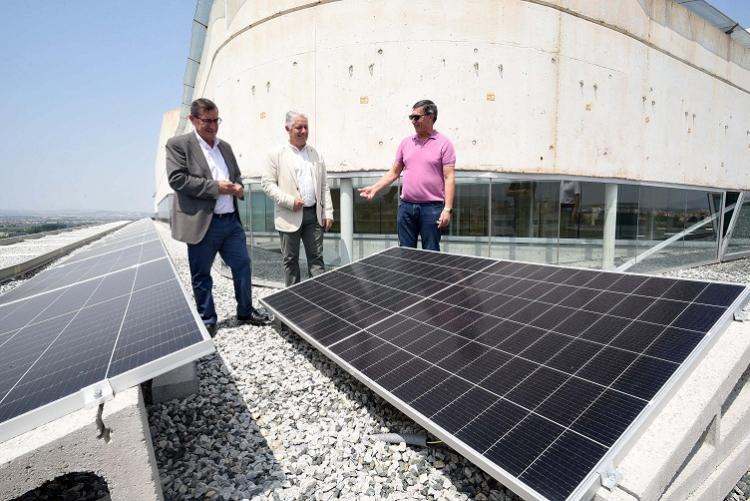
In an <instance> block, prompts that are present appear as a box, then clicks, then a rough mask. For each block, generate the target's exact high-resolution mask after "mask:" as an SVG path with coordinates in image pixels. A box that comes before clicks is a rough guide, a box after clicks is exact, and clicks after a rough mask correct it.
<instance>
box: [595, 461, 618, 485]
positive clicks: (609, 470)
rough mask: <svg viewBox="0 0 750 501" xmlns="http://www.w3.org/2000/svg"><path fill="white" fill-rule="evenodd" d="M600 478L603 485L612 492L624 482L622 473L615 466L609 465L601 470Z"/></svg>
mask: <svg viewBox="0 0 750 501" xmlns="http://www.w3.org/2000/svg"><path fill="white" fill-rule="evenodd" d="M599 477H600V480H601V483H602V485H603V486H604V487H605V488H607V489H608V490H610V491H611V490H614V488H615V487H617V484H619V483H620V482H621V481H622V471H620V470H618V469H617V468H615V465H614V464H612V463H607V464H605V465H604V466H603V467H602V469H601V470H599Z"/></svg>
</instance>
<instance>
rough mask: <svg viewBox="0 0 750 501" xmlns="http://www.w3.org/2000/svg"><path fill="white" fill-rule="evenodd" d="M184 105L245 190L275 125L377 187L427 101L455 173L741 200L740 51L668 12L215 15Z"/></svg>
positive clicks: (675, 9)
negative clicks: (707, 192) (227, 154)
mask: <svg viewBox="0 0 750 501" xmlns="http://www.w3.org/2000/svg"><path fill="white" fill-rule="evenodd" d="M198 96H205V97H209V98H211V99H213V100H215V101H216V102H217V104H218V105H219V107H220V110H221V115H222V117H223V118H224V123H223V124H222V129H221V135H222V137H224V138H226V140H227V141H229V142H230V143H232V145H233V147H234V149H235V152H236V153H237V155H238V157H239V162H240V164H241V167H242V169H243V172H244V174H245V175H247V176H250V177H255V176H258V175H260V169H261V166H262V163H263V159H264V156H265V153H266V152H267V151H268V149H269V148H271V147H272V146H273V145H275V144H277V143H279V142H282V141H284V139H285V133H284V130H283V116H284V113H285V112H286V111H287V110H288V109H296V110H300V111H303V112H306V113H307V114H308V116H309V118H310V120H311V129H312V130H311V142H312V143H313V144H315V145H316V147H318V149H319V150H320V151H322V152H323V153H324V155H325V156H326V158H327V164H328V167H329V170H330V171H332V172H362V171H382V170H385V169H387V168H388V167H389V166H390V164H391V163H392V159H393V155H394V152H395V150H396V147H397V145H398V142H399V141H400V140H401V138H402V137H403V136H405V135H407V134H409V133H410V132H411V126H410V124H409V123H408V121H407V120H406V115H407V114H408V113H409V111H410V109H411V105H412V104H413V103H414V102H415V101H417V100H418V99H421V98H430V99H433V100H434V101H435V102H436V103H437V104H438V106H439V109H440V113H439V120H438V122H437V128H438V129H439V130H441V131H442V132H444V133H445V134H447V135H448V136H449V137H451V138H452V139H453V141H454V143H455V145H456V150H457V153H458V161H457V169H459V170H463V171H473V172H477V171H490V172H495V173H524V174H536V175H544V176H546V175H554V176H585V177H593V178H603V179H618V180H634V181H644V182H651V183H670V184H680V185H692V186H711V187H717V188H726V189H748V188H750V178H749V177H748V168H747V167H748V165H749V164H750V161H749V160H750V50H749V49H745V48H743V47H742V46H741V45H739V44H737V43H735V42H733V41H732V40H731V38H730V37H729V36H727V35H725V34H724V33H722V32H721V31H720V30H718V29H717V28H715V27H713V26H712V25H710V24H709V23H708V22H706V21H705V20H703V19H702V18H700V17H698V16H696V15H695V14H693V13H692V12H690V11H688V10H687V9H686V8H684V7H682V6H681V5H678V4H677V3H675V2H673V1H672V0H620V1H618V2H616V6H613V4H612V3H611V2H606V1H592V0H578V1H575V0H557V1H550V2H545V1H541V0H539V1H536V0H533V1H532V0H466V1H463V2H452V1H448V0H442V1H435V0H416V1H412V2H401V1H398V0H378V1H374V0H373V1H366V0H334V1H327V2H326V1H322V2H304V1H300V0H297V1H294V0H286V1H279V2H273V3H270V2H254V1H241V0H229V1H227V2H215V4H214V6H213V10H212V13H211V18H210V22H209V29H208V33H207V38H206V42H205V46H204V51H203V57H202V61H201V67H200V71H199V73H198V77H197V80H196V85H195V97H198ZM158 167H159V166H157V168H158ZM159 198H160V197H159V196H158V194H157V200H159Z"/></svg>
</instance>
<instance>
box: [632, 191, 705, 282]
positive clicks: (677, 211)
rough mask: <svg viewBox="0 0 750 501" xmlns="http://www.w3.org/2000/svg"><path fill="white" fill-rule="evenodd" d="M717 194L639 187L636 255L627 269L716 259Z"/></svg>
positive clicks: (639, 269) (655, 268) (670, 265)
mask: <svg viewBox="0 0 750 501" xmlns="http://www.w3.org/2000/svg"><path fill="white" fill-rule="evenodd" d="M717 196H718V194H716V193H711V192H706V191H700V190H682V189H677V188H660V187H653V186H641V187H640V190H639V211H638V246H637V249H638V255H637V256H636V258H635V259H634V261H635V264H634V265H633V266H632V267H630V268H628V270H629V271H645V272H649V271H656V270H662V269H668V268H675V267H678V266H685V265H688V264H697V263H702V262H707V261H713V260H715V259H716V255H717V249H718V231H717V229H718V226H717V224H718V223H717V221H718V217H719V216H718V212H717V208H718V204H717V201H718V199H717Z"/></svg>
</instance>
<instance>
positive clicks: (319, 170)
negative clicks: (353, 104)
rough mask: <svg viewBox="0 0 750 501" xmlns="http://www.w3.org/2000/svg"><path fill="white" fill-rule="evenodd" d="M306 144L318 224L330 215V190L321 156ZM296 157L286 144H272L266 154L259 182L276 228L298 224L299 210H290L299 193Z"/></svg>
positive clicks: (285, 229) (290, 229)
mask: <svg viewBox="0 0 750 501" xmlns="http://www.w3.org/2000/svg"><path fill="white" fill-rule="evenodd" d="M305 148H307V151H308V155H309V156H310V161H311V162H312V164H313V183H315V199H316V200H317V202H318V203H317V213H318V224H320V225H321V226H323V220H324V219H333V203H332V202H331V190H330V189H329V188H328V173H327V172H326V164H325V162H324V161H323V157H322V156H320V154H318V152H317V151H316V150H315V148H313V147H312V146H310V144H307V145H305ZM295 162H296V157H295V154H294V152H293V151H292V146H291V145H290V144H288V143H287V144H285V145H284V146H282V147H280V148H276V149H275V150H273V151H271V152H270V153H269V154H268V158H267V159H266V165H265V168H264V171H263V176H262V177H261V186H262V187H263V191H264V192H266V195H268V197H269V198H270V199H271V200H273V202H274V204H275V210H274V212H275V217H274V224H275V226H276V229H277V230H278V231H283V232H286V233H290V232H293V231H297V230H298V229H299V228H300V226H301V225H302V210H298V211H294V210H292V209H293V208H294V199H295V198H297V197H298V196H300V194H299V184H298V180H297V171H296V169H295V168H294V166H295Z"/></svg>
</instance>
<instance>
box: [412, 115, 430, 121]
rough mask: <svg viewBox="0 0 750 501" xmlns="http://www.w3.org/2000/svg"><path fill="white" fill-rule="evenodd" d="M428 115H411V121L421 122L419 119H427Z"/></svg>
mask: <svg viewBox="0 0 750 501" xmlns="http://www.w3.org/2000/svg"><path fill="white" fill-rule="evenodd" d="M426 116H427V115H409V120H411V121H412V122H419V119H420V118H422V117H426Z"/></svg>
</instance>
